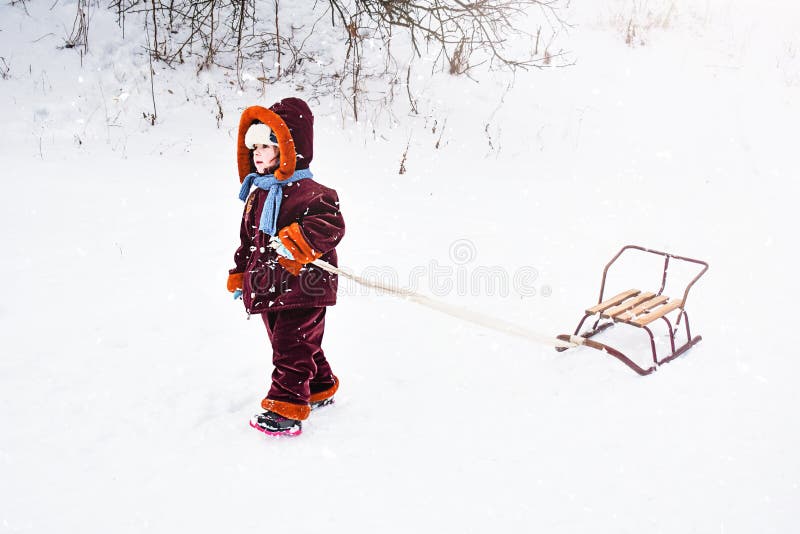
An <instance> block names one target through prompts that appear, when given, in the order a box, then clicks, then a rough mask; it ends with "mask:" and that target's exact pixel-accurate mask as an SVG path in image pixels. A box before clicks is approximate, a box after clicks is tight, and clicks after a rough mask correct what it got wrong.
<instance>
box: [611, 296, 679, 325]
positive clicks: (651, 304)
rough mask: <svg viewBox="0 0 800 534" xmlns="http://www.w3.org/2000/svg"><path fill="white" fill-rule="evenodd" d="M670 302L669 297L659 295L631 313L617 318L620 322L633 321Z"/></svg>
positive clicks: (628, 312)
mask: <svg viewBox="0 0 800 534" xmlns="http://www.w3.org/2000/svg"><path fill="white" fill-rule="evenodd" d="M668 300H669V297H667V296H665V295H658V296H657V297H653V298H651V299H650V300H648V301H646V302H643V303H641V304H639V305H638V306H636V307H635V308H633V309H632V310H629V311H627V312H625V313H623V314H622V315H620V316H619V317H617V319H619V320H620V321H630V320H631V319H633V318H634V317H636V316H637V315H641V314H643V313H644V312H646V311H649V310H651V309H653V308H655V307H656V306H660V305H661V304H664V303H665V302H667V301H668Z"/></svg>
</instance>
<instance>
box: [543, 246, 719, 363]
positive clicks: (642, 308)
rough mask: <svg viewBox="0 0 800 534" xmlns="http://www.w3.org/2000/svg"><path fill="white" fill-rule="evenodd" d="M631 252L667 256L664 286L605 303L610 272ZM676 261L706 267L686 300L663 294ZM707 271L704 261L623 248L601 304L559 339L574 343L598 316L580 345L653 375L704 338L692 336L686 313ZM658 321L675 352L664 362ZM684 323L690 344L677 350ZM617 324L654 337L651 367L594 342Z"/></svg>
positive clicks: (635, 291)
mask: <svg viewBox="0 0 800 534" xmlns="http://www.w3.org/2000/svg"><path fill="white" fill-rule="evenodd" d="M627 250H640V251H643V252H647V253H649V254H656V255H659V256H663V257H664V273H663V275H662V278H661V287H660V288H659V289H658V291H657V292H656V293H650V292H645V291H640V290H638V289H630V290H628V291H623V292H622V293H619V294H618V295H615V296H613V297H611V298H609V299H607V300H603V295H604V292H605V288H606V275H607V274H608V270H609V268H610V267H611V266H612V265H613V264H614V262H616V261H617V259H619V257H620V256H621V255H622V254H623V253H624V252H625V251H627ZM672 260H678V261H685V262H691V263H695V264H697V265H699V266H701V267H702V268H701V270H700V272H699V273H698V274H697V275H696V276H695V277H694V278H693V279H692V280H691V282H689V283H688V284H687V286H686V288H685V290H684V292H683V298H682V299H673V298H670V297H667V296H666V295H663V294H662V292H663V291H664V287H665V286H666V284H667V271H668V270H669V264H670V261H672ZM707 270H708V264H707V263H706V262H704V261H701V260H695V259H692V258H685V257H683V256H676V255H674V254H669V253H667V252H660V251H657V250H651V249H648V248H645V247H640V246H637V245H626V246H624V247H622V249H621V250H620V251H619V252H618V253H617V255H616V256H614V257H613V258H612V259H611V261H610V262H608V264H607V265H606V268H605V269H604V270H603V282H602V284H601V285H600V298H599V299H598V301H597V304H596V305H595V306H592V307H591V308H588V309H587V310H586V313H585V315H584V316H583V319H581V320H580V322H579V323H578V326H577V328H575V333H574V334H573V336H569V335H565V334H562V335H560V336H558V339H561V340H562V341H574V340H575V338H574V336H578V335H579V334H578V332H580V330H581V327H582V326H583V323H584V322H586V319H588V318H589V317H593V316H594V315H597V320H596V321H595V322H594V324H593V325H592V328H591V329H589V330H587V331H586V332H584V333H582V334H580V337H581V338H582V339H580V341H579V343H580V344H581V345H586V346H587V347H591V348H593V349H597V350H601V351H603V352H605V353H607V354H609V355H611V356H613V357H615V358H617V359H618V360H619V361H621V362H622V363H624V364H625V365H627V366H628V367H630V368H631V369H633V370H634V371H636V372H637V373H639V374H640V375H641V376H645V375H649V374H650V373H652V372H653V371H655V370H656V369H658V366H659V365H661V364H664V363H667V362H669V361H672V360H674V359H675V358H677V357H678V356H680V355H681V354H683V353H684V352H686V351H687V350H689V349H690V348H691V347H693V346H694V345H696V344H697V343H698V342H699V341H700V340H701V339H702V338H701V336H695V337H692V334H691V330H690V328H689V314H688V313H686V300H687V299H688V297H689V290H690V289H691V288H692V286H693V285H694V284H695V282H697V280H698V279H699V278H700V277H701V276H703V274H704V273H705V272H706V271H707ZM674 311H678V315H677V319H676V321H675V326H674V327H673V326H672V323H671V322H670V320H669V319H668V318H667V314H669V313H670V312H674ZM603 319H607V321H605V322H603V323H602V324H601V321H603ZM658 319H662V320H663V321H664V322H665V323H666V325H667V329H668V332H669V341H670V349H671V352H670V354H668V355H667V356H665V357H663V358H660V359H659V357H658V355H657V354H656V342H655V337H654V336H653V331H652V330H651V329H650V326H649V325H650V324H651V323H653V322H655V321H657V320H658ZM681 320H683V323H684V327H685V329H686V343H684V344H683V345H680V346H677V347H676V346H675V334H676V333H677V332H678V329H679V327H680V324H681ZM616 323H620V324H626V325H629V326H633V327H636V328H639V329H641V330H644V331H645V332H647V335H648V336H649V337H650V348H651V350H652V353H653V364H652V365H651V366H650V367H648V368H646V369H645V368H643V367H641V366H639V365H638V364H636V363H635V362H634V361H633V360H631V359H630V358H628V357H627V356H626V355H625V354H623V353H622V352H620V351H619V350H617V349H615V348H614V347H610V346H608V345H606V344H604V343H599V342H597V341H594V340H592V339H590V338H591V337H592V336H594V335H595V334H597V333H598V332H602V331H603V330H605V329H606V328H608V327H610V326H612V325H614V324H616ZM556 350H558V351H564V350H566V348H557V349H556Z"/></svg>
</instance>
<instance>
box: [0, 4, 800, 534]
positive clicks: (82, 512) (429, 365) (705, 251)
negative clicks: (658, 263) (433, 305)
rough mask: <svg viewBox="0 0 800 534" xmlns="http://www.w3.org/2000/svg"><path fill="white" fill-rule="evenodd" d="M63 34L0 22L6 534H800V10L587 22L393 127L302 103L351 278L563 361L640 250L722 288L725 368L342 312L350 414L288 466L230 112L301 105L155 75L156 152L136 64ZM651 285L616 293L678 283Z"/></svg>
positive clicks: (715, 353)
mask: <svg viewBox="0 0 800 534" xmlns="http://www.w3.org/2000/svg"><path fill="white" fill-rule="evenodd" d="M47 4H48V5H41V6H38V5H37V6H34V5H33V3H29V5H28V6H27V7H28V10H29V11H30V16H27V15H25V14H24V11H23V10H22V9H21V7H20V6H19V5H17V6H10V5H4V6H1V7H0V20H2V21H3V22H2V23H0V28H2V30H3V31H2V32H0V50H3V52H2V54H0V55H2V56H3V58H4V60H5V61H6V62H7V64H8V65H10V69H9V77H8V79H2V80H0V105H1V106H2V111H3V117H4V123H5V124H4V128H3V129H2V132H0V163H1V164H2V168H3V175H4V190H3V195H2V197H0V224H2V226H3V228H4V231H3V233H2V234H1V235H2V238H0V239H1V240H0V250H2V255H1V256H0V277H1V278H2V280H3V293H2V294H3V297H4V298H3V299H2V301H0V339H2V349H1V353H2V356H0V403H2V409H0V428H2V431H0V480H2V481H3V482H2V484H0V532H83V533H87V532H109V531H111V532H118V533H125V532H143V531H152V532H175V531H194V532H220V531H230V532H256V531H263V530H264V529H265V528H268V529H275V530H284V531H290V532H319V531H320V530H322V529H325V530H326V531H332V532H368V531H381V532H408V531H419V530H422V531H439V532H472V531H474V532H485V531H489V530H491V531H499V532H505V531H508V532H520V531H541V532H548V533H571V532H589V531H590V532H603V533H605V532H608V533H612V532H613V533H617V532H653V533H658V532H661V533H678V532H680V533H685V532H701V533H706V532H714V533H717V532H719V533H726V534H728V533H749V532H763V533H770V532H775V533H786V532H793V531H796V530H798V528H800V518H799V517H798V514H797V509H798V505H800V488H799V485H800V466H799V465H798V459H797V454H796V451H797V450H798V447H800V439H799V438H800V431H798V428H800V425H798V423H799V422H800V421H798V415H797V410H796V409H795V408H794V406H795V404H794V403H795V402H796V401H795V397H796V396H795V394H794V389H795V376H796V375H797V373H798V371H800V362H799V361H798V358H797V351H796V350H795V349H794V348H793V345H792V344H791V337H792V332H793V329H792V323H793V321H792V320H791V319H792V318H793V317H792V313H793V311H794V300H795V296H796V295H797V293H798V290H800V287H798V286H799V284H798V277H797V274H796V269H795V261H796V260H797V257H798V254H797V252H796V242H797V239H796V238H795V235H794V233H795V227H796V225H797V214H796V207H795V204H796V199H797V197H798V193H800V186H798V181H797V178H798V174H800V173H799V172H798V171H800V165H798V160H797V155H796V147H795V145H796V137H797V136H796V131H797V127H796V125H797V124H799V123H800V107H799V106H798V102H800V98H799V97H800V92H799V91H800V60H798V57H800V56H798V55H797V53H796V51H797V48H798V46H800V33H798V30H797V29H796V27H793V21H796V20H798V19H797V16H798V15H800V9H799V8H797V7H796V6H794V5H793V4H792V3H790V2H780V1H777V0H775V1H771V2H752V1H738V2H723V1H721V0H709V1H707V2H704V3H702V5H699V4H697V5H696V3H694V2H689V1H688V0H675V1H673V2H667V1H664V2H656V1H651V2H649V3H648V2H623V1H617V0H604V2H598V3H597V5H596V6H594V7H586V6H578V5H575V6H573V7H572V10H571V12H570V20H571V21H572V22H574V24H575V27H573V28H572V29H571V30H570V31H569V32H568V34H566V35H564V36H562V37H561V39H562V41H561V43H562V44H561V46H563V47H564V48H565V49H568V50H570V54H571V56H572V57H573V58H574V60H575V64H574V65H572V66H568V67H563V68H553V69H549V70H544V71H534V72H528V73H518V74H517V75H516V77H514V79H513V80H512V79H511V77H510V76H508V75H503V74H498V73H480V72H478V73H476V74H475V79H476V80H478V81H479V82H480V83H475V81H473V80H470V79H468V78H465V77H458V78H454V77H451V76H448V75H433V76H427V75H420V76H419V78H418V80H417V89H418V90H419V91H420V95H423V96H420V101H419V104H420V116H411V115H409V114H407V113H405V112H400V111H399V110H401V109H402V106H401V104H402V102H399V103H397V106H398V107H397V109H395V110H393V116H392V118H391V120H387V119H385V118H384V119H381V118H380V117H379V113H378V111H379V110H377V109H376V110H374V111H373V113H372V114H371V115H368V116H367V118H364V119H362V120H361V121H360V122H358V123H355V122H353V121H352V120H351V119H349V118H348V116H347V113H346V111H342V109H343V107H342V106H341V103H340V102H339V101H338V100H337V99H336V98H333V97H328V96H324V95H322V96H320V95H319V94H316V93H315V95H316V96H314V97H313V98H309V101H310V102H311V106H312V109H313V111H314V113H315V116H316V125H315V129H316V132H315V138H316V147H315V148H316V150H315V157H314V163H313V165H312V167H313V169H314V172H315V175H316V176H317V177H318V179H319V180H320V181H321V182H323V183H325V184H327V185H330V186H331V187H334V188H335V189H336V190H337V191H338V193H339V197H340V199H341V202H342V210H343V213H344V215H345V218H346V220H347V224H348V230H347V235H346V237H345V238H344V240H343V242H342V244H341V246H340V248H339V250H340V259H341V263H342V265H344V266H346V267H348V268H350V269H351V270H353V272H355V273H357V274H361V275H364V276H366V277H370V276H371V277H373V278H376V279H379V280H383V281H386V280H396V281H397V282H398V283H399V284H400V285H401V286H408V287H414V288H416V289H417V290H419V291H421V292H423V293H425V294H429V295H433V296H435V297H436V298H441V299H443V300H445V301H446V302H448V303H450V304H456V305H460V306H464V307H468V308H470V309H474V310H476V311H480V312H482V313H486V314H489V315H493V316H496V317H499V318H502V319H504V320H507V321H511V322H514V323H516V324H520V325H523V326H526V327H528V328H530V329H533V330H535V331H537V332H541V333H543V334H551V335H555V334H559V333H567V332H571V330H572V329H573V328H574V327H575V325H576V324H577V321H578V320H579V319H580V316H581V311H582V310H583V309H584V308H585V307H586V306H587V305H589V304H592V303H593V300H595V299H596V298H597V292H598V287H599V283H600V276H601V274H602V269H603V266H604V265H605V264H606V262H607V261H608V260H609V259H610V258H611V257H612V256H613V255H614V254H615V253H616V252H617V250H619V248H620V247H621V246H623V245H625V244H628V243H635V244H642V245H646V246H649V247H651V248H654V249H658V250H667V251H670V252H674V253H676V254H681V255H685V256H689V257H696V258H700V259H703V260H705V261H707V262H708V263H709V264H710V269H709V271H708V273H707V274H706V275H705V276H704V277H703V278H701V280H700V281H699V282H698V283H697V285H696V286H695V287H694V288H693V289H692V292H691V293H690V298H689V303H688V306H687V309H688V310H689V313H690V314H691V320H692V323H691V324H692V330H693V333H696V334H700V335H702V336H703V341H702V342H701V343H700V344H699V345H697V346H696V347H694V348H693V349H691V351H689V353H687V354H686V355H684V356H681V357H680V358H679V359H677V360H676V361H674V362H672V363H670V364H668V365H665V366H664V367H662V368H661V369H660V370H659V371H658V372H656V373H655V374H653V375H652V376H649V377H645V378H642V377H639V376H637V375H635V374H634V373H632V372H631V371H630V370H629V369H627V368H626V367H625V366H623V365H621V364H620V363H619V362H617V361H615V360H614V359H613V358H610V357H608V356H606V355H603V354H601V353H599V352H597V351H592V350H590V349H579V350H570V351H567V352H564V353H557V352H555V351H554V350H553V349H552V348H549V347H547V346H543V345H536V344H531V343H529V342H527V341H524V340H520V339H516V338H514V337H508V336H504V335H502V334H497V333H495V332H493V331H490V330H485V329H480V328H476V327H473V326H472V325H470V324H467V323H462V322H459V321H457V320H455V319H453V318H451V317H448V316H445V315H441V314H439V313H437V312H435V311H433V310H429V309H426V308H424V307H419V306H415V305H414V304H412V303H409V302H405V301H402V300H399V299H394V298H393V297H390V296H387V295H383V294H377V293H376V292H374V291H367V290H364V289H363V288H361V287H359V286H355V285H353V284H348V283H343V284H342V288H341V291H340V300H339V304H338V305H337V306H336V307H334V308H332V309H330V310H329V313H328V318H327V321H328V326H327V329H326V335H325V349H326V353H327V354H328V356H329V358H330V360H331V362H332V365H333V366H334V370H335V372H336V373H337V375H338V376H339V378H340V379H341V382H342V388H341V390H340V392H339V393H338V394H337V396H336V404H335V405H334V406H332V407H326V408H323V409H321V410H320V411H318V412H315V413H314V414H313V415H312V417H311V418H310V419H309V420H308V422H307V423H306V424H305V425H304V428H303V434H302V436H300V437H297V438H293V439H271V438H268V437H265V436H263V435H262V434H260V433H258V432H255V431H253V429H251V428H250V427H249V425H248V421H249V419H250V417H251V416H252V415H253V413H255V412H256V411H258V409H259V402H260V400H261V398H262V396H263V395H264V393H265V391H266V387H267V385H268V377H269V374H270V372H271V365H270V349H269V346H268V340H267V337H266V333H265V331H264V328H263V325H261V321H260V319H259V318H258V317H256V316H254V317H252V318H251V319H250V321H247V320H246V314H245V313H244V312H243V310H242V307H241V304H240V303H238V302H234V301H233V300H232V299H231V296H230V294H229V293H228V292H227V291H226V290H225V279H226V276H227V269H228V268H230V267H231V266H232V263H231V259H232V255H233V252H234V250H235V247H236V245H237V237H238V226H239V220H240V216H241V209H242V207H241V202H240V201H239V200H238V199H237V193H238V183H237V181H236V169H235V161H234V144H233V139H234V137H235V131H236V130H235V129H236V127H237V124H238V115H239V112H240V111H241V110H242V109H243V108H244V107H245V106H247V105H250V104H255V103H259V104H266V105H269V104H270V103H272V102H273V101H275V100H277V99H279V98H281V97H282V96H288V95H292V94H297V95H298V96H301V97H305V96H306V95H305V94H304V93H303V92H299V93H297V92H296V89H295V87H294V85H293V84H290V83H284V84H276V85H275V86H274V87H270V88H269V89H268V91H267V94H266V95H265V96H264V97H263V98H262V97H260V96H259V95H260V92H259V85H258V84H256V83H254V84H253V85H249V86H247V87H246V88H245V90H244V91H242V92H240V91H239V89H238V87H234V86H231V85H230V84H229V83H228V78H227V77H226V73H224V72H221V71H219V70H212V71H204V72H202V73H201V74H200V75H199V76H196V75H195V71H194V70H193V69H192V68H191V67H187V68H184V69H180V68H179V69H177V70H175V71H170V70H167V69H162V68H157V73H158V74H157V76H156V82H155V87H156V101H157V105H158V121H157V125H156V126H155V127H153V126H151V125H150V123H149V121H148V120H147V119H146V118H144V117H143V114H146V113H150V112H151V111H152V100H151V95H150V79H149V75H148V70H147V69H148V65H147V61H146V57H145V56H142V55H141V45H142V42H143V37H142V38H140V37H138V36H133V37H129V39H130V40H129V41H122V40H121V39H120V38H119V36H118V35H117V31H116V29H115V27H114V23H113V16H111V15H108V14H106V13H105V12H104V11H102V10H96V11H94V14H93V18H92V26H91V28H92V33H91V34H90V36H89V42H90V52H89V54H87V55H85V56H84V57H83V58H80V57H79V55H78V53H77V51H75V50H57V49H56V46H57V45H58V44H60V41H59V37H57V36H56V34H50V36H49V37H48V36H47V35H46V33H47V30H46V28H49V27H61V25H63V26H64V27H66V28H68V27H70V26H71V22H72V16H73V15H74V5H73V4H69V3H61V4H57V5H56V6H55V7H54V8H53V9H52V10H50V9H49V8H50V5H49V4H50V3H47ZM670 5H671V6H674V10H673V12H672V13H671V14H669V15H668V16H667V15H665V13H667V12H668V10H669V6H670ZM634 17H636V20H637V24H638V25H639V27H640V31H639V32H638V33H637V36H638V37H637V38H638V39H639V41H638V42H634V45H633V46H628V45H626V44H625V32H626V27H627V22H628V19H630V20H632V19H633V18H634ZM648 17H649V18H648ZM664 18H666V19H667V21H668V22H667V23H666V24H661V23H659V24H656V23H655V22H658V21H661V20H663V19H664ZM56 21H58V22H56ZM648 21H649V22H648ZM65 31H66V30H65ZM43 34H45V37H43V38H41V39H39V38H40V37H42V35H43ZM642 43H643V44H642ZM81 62H82V64H81ZM214 95H217V96H218V98H219V102H220V103H221V106H222V109H223V111H224V114H223V116H222V117H221V118H219V117H217V113H218V109H217V102H216V101H215V97H214ZM344 109H346V108H344ZM490 143H491V146H490ZM437 145H438V147H437ZM406 150H407V158H406V159H405V162H404V165H405V167H406V169H407V172H406V173H405V174H403V175H399V174H398V170H399V168H400V162H401V160H402V159H403V154H404V152H405V151H406ZM632 261H633V262H634V264H635V265H634V266H633V267H629V268H628V270H627V271H625V269H624V268H621V272H625V273H626V275H625V276H624V277H623V276H621V275H620V276H618V277H617V278H616V279H613V280H612V281H611V282H610V283H612V285H613V287H609V289H608V291H609V293H611V292H614V291H615V289H617V290H622V289H627V287H623V286H627V285H628V284H629V283H630V278H631V277H634V278H635V277H641V279H642V282H641V283H646V282H647V281H648V280H652V278H653V276H655V277H656V278H657V277H658V276H659V275H660V271H658V272H655V273H653V272H652V271H650V270H649V269H652V268H653V265H652V264H650V263H648V262H646V261H644V260H632ZM655 268H656V269H658V267H655ZM519 272H522V273H527V274H529V275H530V278H525V279H524V280H523V282H524V283H522V285H521V286H520V285H515V284H514V280H515V278H514V275H515V273H519ZM486 273H498V275H499V276H500V277H501V278H502V277H503V276H505V277H506V278H505V280H506V282H507V284H508V285H507V288H508V290H507V291H505V292H504V291H501V289H500V287H501V286H499V285H498V286H497V287H495V288H492V287H490V285H489V284H488V282H487V281H486V278H485V277H486ZM675 274H676V275H679V277H686V276H691V274H689V272H688V271H681V270H678V269H677V267H676V270H675ZM481 276H483V277H484V278H481ZM623 278H624V279H623ZM637 283H638V281H637ZM530 288H533V289H534V290H535V294H531V291H528V290H529V289H530ZM612 330H613V329H612ZM638 333H640V332H633V333H630V332H627V333H626V332H624V331H622V330H618V331H617V332H609V333H607V334H605V335H604V336H603V337H602V339H604V340H607V341H609V343H621V344H629V345H630V346H634V347H635V346H637V345H636V344H637V343H640V341H641V339H639V338H637V334H638ZM645 349H646V347H645ZM638 356H642V352H639V353H638ZM640 361H641V360H640Z"/></svg>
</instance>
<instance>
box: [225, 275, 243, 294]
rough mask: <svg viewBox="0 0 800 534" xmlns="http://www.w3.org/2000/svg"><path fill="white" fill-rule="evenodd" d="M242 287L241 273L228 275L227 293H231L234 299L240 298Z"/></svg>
mask: <svg viewBox="0 0 800 534" xmlns="http://www.w3.org/2000/svg"><path fill="white" fill-rule="evenodd" d="M243 285H244V274H243V273H233V274H229V275H228V291H230V292H231V293H233V298H234V299H239V298H241V296H242V286H243Z"/></svg>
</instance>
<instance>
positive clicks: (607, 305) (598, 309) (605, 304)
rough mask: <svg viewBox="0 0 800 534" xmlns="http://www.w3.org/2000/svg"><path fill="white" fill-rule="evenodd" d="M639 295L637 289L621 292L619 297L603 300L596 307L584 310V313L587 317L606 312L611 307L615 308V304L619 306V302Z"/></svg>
mask: <svg viewBox="0 0 800 534" xmlns="http://www.w3.org/2000/svg"><path fill="white" fill-rule="evenodd" d="M639 293H641V291H639V290H638V289H629V290H627V291H623V292H622V293H620V294H619V295H614V296H613V297H611V298H610V299H608V300H604V301H603V302H601V303H600V304H597V305H596V306H592V307H591V308H588V309H587V310H586V313H587V314H588V315H594V314H595V313H598V312H601V311H603V310H606V309H608V308H610V307H611V306H616V305H617V304H619V303H620V302H622V301H624V300H625V299H627V298H630V297H633V296H635V295H638V294H639Z"/></svg>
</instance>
